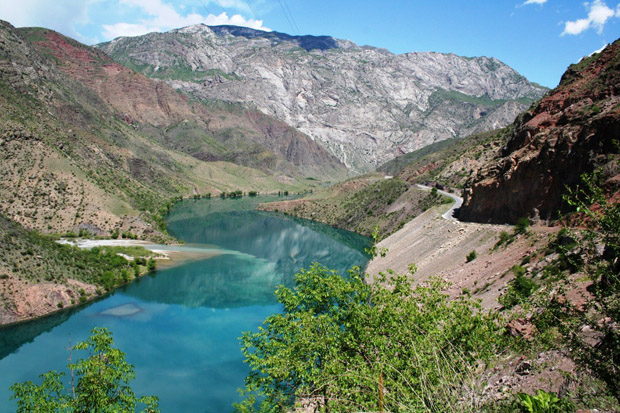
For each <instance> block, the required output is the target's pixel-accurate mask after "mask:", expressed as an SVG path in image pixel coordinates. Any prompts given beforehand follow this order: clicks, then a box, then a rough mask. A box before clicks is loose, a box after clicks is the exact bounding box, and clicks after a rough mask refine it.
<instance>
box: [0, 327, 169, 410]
mask: <svg viewBox="0 0 620 413" xmlns="http://www.w3.org/2000/svg"><path fill="white" fill-rule="evenodd" d="M113 344H114V342H113V340H112V334H111V333H110V332H109V331H108V330H107V329H105V328H99V327H95V328H94V329H93V330H92V331H91V336H90V338H88V339H87V340H86V341H83V342H80V343H78V344H76V345H75V346H74V347H73V348H72V351H85V352H87V353H88V357H86V358H82V359H80V360H78V361H77V362H76V363H70V364H69V365H68V366H67V367H68V368H69V370H70V372H71V387H70V388H69V389H68V390H67V389H65V385H64V384H63V377H64V375H65V374H64V373H60V372H56V371H51V372H48V373H45V374H42V375H41V378H42V383H41V384H40V385H37V384H34V383H33V382H32V381H28V382H25V383H16V384H14V385H13V386H11V390H12V391H13V397H12V398H13V399H16V400H17V411H18V412H19V413H21V412H33V411H37V412H133V411H135V410H136V408H137V406H138V405H139V404H142V405H145V408H144V409H143V410H142V411H143V412H148V413H152V412H158V411H159V410H158V401H157V398H156V397H153V396H143V397H136V395H135V394H134V392H133V390H132V389H131V387H130V386H129V382H130V381H131V380H133V379H134V378H135V374H134V371H133V366H132V365H131V364H129V363H127V361H125V354H124V353H123V352H122V351H120V350H119V349H116V348H114V347H112V346H113ZM75 379H77V382H76V381H75Z"/></svg>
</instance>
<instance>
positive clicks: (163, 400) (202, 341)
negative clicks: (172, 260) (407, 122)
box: [0, 198, 368, 412]
mask: <svg viewBox="0 0 620 413" xmlns="http://www.w3.org/2000/svg"><path fill="white" fill-rule="evenodd" d="M264 200H265V198H258V199H248V198H244V199H240V200H212V201H210V200H191V201H184V202H183V203H181V204H180V205H179V206H177V207H176V208H175V209H174V210H173V211H172V213H171V214H170V216H169V217H168V222H169V231H170V232H171V233H172V234H173V235H175V236H177V237H178V238H180V239H183V240H185V241H186V242H187V243H188V246H190V247H196V248H202V247H205V248H213V247H214V246H215V247H216V248H220V249H221V251H222V254H221V255H218V256H216V257H214V258H210V259H206V260H202V261H194V262H189V263H187V264H184V265H181V266H178V267H174V268H170V269H165V270H158V271H157V272H156V273H154V274H153V275H149V276H146V277H143V278H142V279H140V280H138V281H136V282H134V283H132V284H130V285H128V286H127V287H125V288H122V289H120V290H117V291H116V292H115V293H114V294H112V295H110V296H109V297H106V298H105V299H102V300H100V301H97V302H95V303H93V304H91V305H89V306H87V307H83V308H81V309H79V310H67V311H64V312H61V313H59V314H56V315H53V316H50V317H46V318H44V319H42V320H37V321H34V322H30V323H26V324H22V325H18V326H13V327H9V328H4V329H0V412H10V411H14V410H15V406H14V404H13V402H11V401H9V400H8V398H9V396H10V392H9V390H8V387H9V386H10V385H11V384H13V383H15V382H18V381H25V380H35V381H36V380H37V376H38V375H39V374H41V373H43V372H46V371H49V370H52V369H56V370H62V371H64V367H65V365H66V364H67V358H68V356H69V353H68V351H67V347H68V346H69V340H71V342H72V343H73V344H75V343H76V342H77V341H80V340H83V339H85V338H87V337H88V335H89V331H90V330H91V329H92V328H93V327H94V326H103V327H107V328H109V329H110V330H111V331H112V332H113V334H114V341H115V345H116V346H117V347H119V348H120V349H121V350H123V351H124V352H125V353H126V355H127V359H128V361H129V362H130V363H132V364H134V365H135V372H136V380H135V381H134V382H133V383H132V387H133V389H134V390H135V391H136V394H138V395H144V394H153V395H157V396H158V397H159V398H160V406H161V408H162V411H164V412H176V411H188V412H189V411H191V412H226V411H231V410H232V408H231V405H232V403H233V402H234V401H237V400H238V396H237V389H238V388H240V387H242V386H243V379H244V378H245V376H246V374H247V368H246V366H245V365H244V364H243V362H242V361H243V358H242V355H241V352H240V346H239V340H238V338H239V336H240V335H241V332H242V331H247V330H255V329H256V328H257V326H258V325H260V323H261V322H262V321H263V320H264V319H265V317H267V316H268V315H269V314H271V313H274V312H277V311H279V310H280V307H279V305H278V304H277V303H276V301H275V299H274V296H273V291H274V289H275V287H276V286H277V285H279V284H285V285H291V282H292V277H293V274H294V273H295V272H296V271H298V270H299V269H300V268H307V267H309V266H310V264H311V263H312V262H315V261H318V262H321V263H322V264H324V265H326V266H328V267H330V268H334V269H338V270H339V271H345V270H346V269H348V268H349V267H351V266H352V265H365V263H366V260H367V258H366V256H365V254H364V252H363V251H364V248H365V247H366V246H367V245H368V244H367V243H368V240H367V239H366V238H363V237H360V236H358V235H356V234H352V233H349V232H346V231H341V230H335V229H333V228H330V227H327V226H325V225H320V224H316V223H313V222H309V221H304V220H299V219H291V218H289V217H284V216H279V215H275V214H270V213H263V212H258V211H253V210H251V209H252V208H253V207H254V205H255V203H256V202H258V201H264Z"/></svg>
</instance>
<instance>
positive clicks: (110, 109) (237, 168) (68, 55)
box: [0, 22, 346, 238]
mask: <svg viewBox="0 0 620 413" xmlns="http://www.w3.org/2000/svg"><path fill="white" fill-rule="evenodd" d="M0 46H1V48H0V74H1V76H0V105H1V107H2V109H3V110H2V111H1V113H0V146H1V147H2V151H0V160H1V162H0V170H1V171H2V176H3V179H2V181H1V182H0V213H1V214H3V215H5V216H7V217H9V218H11V219H12V220H14V221H16V222H19V223H21V224H22V225H24V226H25V227H26V228H29V229H36V230H38V231H43V232H67V231H75V232H77V231H78V229H79V228H84V229H87V230H89V231H90V232H91V233H94V234H109V233H110V232H111V231H113V230H114V229H116V230H119V231H131V232H133V233H135V234H139V235H141V236H144V237H151V238H152V237H158V236H160V235H161V234H160V235H158V228H157V227H158V225H157V224H158V222H159V221H157V219H156V218H157V216H158V215H159V218H161V208H162V207H164V206H165V204H166V203H167V202H168V201H169V200H170V198H172V197H176V196H179V195H192V194H196V193H198V194H205V193H208V192H211V193H213V194H217V193H219V192H220V191H232V190H242V191H250V190H255V191H261V192H266V191H278V190H288V191H299V190H303V189H305V188H308V187H310V186H312V185H315V184H316V181H315V180H314V179H315V178H321V177H329V178H330V179H336V178H337V177H339V176H343V175H344V174H345V173H346V170H345V168H344V166H343V165H342V164H341V163H340V162H339V161H338V160H337V159H336V158H335V157H333V156H332V155H330V154H329V153H328V152H327V151H326V150H324V149H323V148H322V147H320V146H319V145H317V144H316V143H315V142H314V141H312V140H311V139H310V138H309V137H308V136H306V135H303V134H302V133H300V132H298V131H295V130H294V129H293V128H291V127H289V126H287V125H286V124H285V123H282V122H279V121H277V120H275V119H272V118H269V117H268V116H266V115H264V114H262V113H260V112H257V111H255V110H250V109H247V108H244V107H241V106H239V105H231V104H219V103H217V102H212V103H211V104H210V105H205V104H202V103H197V102H193V101H191V100H190V99H188V98H187V97H186V96H184V95H181V94H179V93H178V92H176V91H174V90H173V89H172V88H171V87H169V86H167V85H166V84H165V83H163V82H157V81H153V80H151V79H148V78H146V77H145V76H143V75H141V74H139V73H136V72H134V71H132V70H130V69H127V68H125V67H123V66H121V65H119V64H118V63H116V62H114V61H112V60H111V59H110V58H108V57H107V56H106V55H105V54H103V53H102V52H101V51H99V50H96V49H93V48H90V47H88V46H85V45H82V44H80V43H78V42H76V41H74V40H71V39H69V38H66V37H64V36H62V35H59V34H58V33H56V32H53V31H50V30H45V29H19V30H16V29H15V28H13V27H12V26H11V25H10V24H8V23H6V22H2V23H1V24H0ZM306 177H312V178H313V179H312V180H310V179H306ZM156 221H157V222H156Z"/></svg>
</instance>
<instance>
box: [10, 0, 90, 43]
mask: <svg viewBox="0 0 620 413" xmlns="http://www.w3.org/2000/svg"><path fill="white" fill-rule="evenodd" d="M95 1H96V0H88V1H84V0H63V1H45V2H44V3H42V2H41V0H19V1H15V0H0V10H2V13H1V15H0V18H2V19H3V20H6V21H8V22H9V23H11V24H12V25H14V26H16V27H31V26H40V27H46V28H48V29H53V30H56V31H58V32H61V33H64V34H66V35H68V36H72V37H75V38H77V39H78V40H81V41H88V40H90V39H86V38H85V37H84V36H82V35H81V34H80V33H79V32H78V31H77V30H76V27H75V26H76V25H83V24H87V23H89V22H90V19H89V16H88V6H89V5H90V4H92V3H94V2H95Z"/></svg>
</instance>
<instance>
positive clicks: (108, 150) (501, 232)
mask: <svg viewBox="0 0 620 413" xmlns="http://www.w3.org/2000/svg"><path fill="white" fill-rule="evenodd" d="M527 3H529V2H527ZM527 3H526V4H527ZM543 3H544V2H543ZM541 4H542V3H541ZM283 9H284V7H283ZM612 14H613V13H612ZM619 85H620V40H616V41H615V42H613V43H610V44H608V45H607V46H606V47H604V48H603V49H601V50H600V51H597V52H594V53H592V54H591V55H589V56H585V57H584V58H583V59H581V60H580V61H578V62H576V63H574V64H572V65H570V66H569V67H568V69H567V70H566V72H565V73H564V75H563V76H562V79H561V81H560V84H559V85H558V86H557V87H555V88H553V89H548V88H546V87H543V86H540V85H538V84H537V83H534V82H531V81H529V80H528V79H527V78H525V77H524V76H522V75H521V74H519V73H518V72H517V71H516V70H515V69H513V68H511V67H510V66H508V65H506V64H504V63H503V62H502V61H500V60H499V59H497V58H494V57H484V56H482V57H465V56H459V55H456V54H453V53H439V52H407V53H400V54H398V53H392V52H390V51H388V50H386V49H382V48H378V47H373V46H365V45H364V46H360V45H358V44H356V43H354V42H352V41H349V40H343V39H339V38H336V37H332V36H313V35H293V34H286V33H281V32H278V31H263V30H257V29H252V28H249V27H240V26H232V25H206V24H203V23H199V24H190V25H187V26H185V27H181V28H176V29H171V30H167V31H153V32H151V33H147V34H142V33H139V34H137V35H134V36H121V37H117V38H114V39H113V40H109V41H105V42H100V43H98V44H96V45H94V46H88V45H86V44H83V43H80V42H78V41H77V40H74V39H72V38H70V37H68V36H65V35H64V34H61V33H59V32H56V31H54V30H51V29H46V28H38V27H19V28H16V27H14V26H13V25H12V24H11V23H9V22H4V21H0V109H1V110H0V171H1V174H2V180H0V366H2V367H0V368H1V369H2V370H3V371H5V372H9V371H10V372H11V374H6V375H3V377H2V379H1V380H0V411H7V412H8V411H14V410H15V409H17V410H18V411H28V409H27V408H23V406H25V405H27V403H29V400H30V401H31V402H32V403H34V404H32V405H34V406H38V405H39V404H40V403H42V402H41V400H34V399H32V400H34V401H32V400H31V399H29V398H30V397H39V396H38V395H40V394H45V392H46V391H48V390H49V389H47V390H46V389H45V385H46V384H45V382H44V383H43V384H42V385H41V386H43V387H40V388H39V387H36V386H37V385H32V383H30V384H27V383H26V384H24V386H25V387H23V388H22V389H29V390H28V391H25V392H22V393H19V389H20V388H21V387H20V386H19V385H17V386H12V387H11V389H10V390H9V386H11V385H12V384H14V383H16V382H19V381H24V380H35V379H36V377H37V375H38V374H40V372H41V371H42V370H45V369H62V365H64V364H65V363H64V361H65V359H66V357H65V356H63V354H64V351H65V348H66V343H65V341H67V336H70V337H71V338H70V339H69V340H73V337H74V336H73V334H75V337H74V338H75V339H76V340H78V341H80V340H85V339H87V334H88V330H89V329H93V328H96V327H105V328H109V329H110V330H112V331H113V332H114V338H115V340H117V343H118V345H119V347H120V348H122V349H123V351H126V352H127V355H128V357H131V363H132V365H135V368H136V373H137V374H136V381H135V389H136V392H137V393H139V394H154V395H156V396H158V397H160V399H159V406H160V408H161V410H162V411H175V410H176V411H195V410H200V409H203V408H204V407H205V406H208V409H210V410H209V411H230V410H231V409H233V407H232V406H233V403H234V404H235V405H234V408H236V409H238V410H240V411H255V410H256V409H257V408H259V407H260V408H264V409H265V410H266V411H296V412H297V411H299V412H315V411H327V410H333V411H362V410H363V411H488V412H491V411H525V410H524V409H525V408H526V407H527V405H528V403H530V404H532V403H534V404H536V403H540V400H542V399H544V398H549V400H550V401H549V403H550V404H551V405H553V406H554V407H553V408H551V407H550V408H549V409H551V410H549V411H605V412H607V411H609V412H613V411H618V409H620V404H619V403H620V398H619V397H618V394H620V393H619V392H618V390H619V389H620V382H619V381H618V377H620V367H619V366H620V358H619V357H620V348H619V346H618V343H620V340H619V337H620V330H619V329H618V323H619V322H620V320H618V303H619V302H620V300H619V297H620V289H619V286H620V283H619V281H618V274H620V241H619V237H620V228H619V227H618V225H619V223H620V203H619V202H618V201H619V200H620V145H619V144H618V140H619V139H620V138H619V136H620V93H619V92H620V89H619V88H620V86H619ZM261 323H262V324H261ZM259 326H261V327H259ZM96 331H97V330H96V329H95V330H92V334H95V332H96ZM106 331H107V330H106ZM137 336H139V337H140V340H137V339H136V337H137ZM93 337H95V338H94V339H97V338H96V336H95V335H94V336H93ZM61 344H62V345H61ZM69 346H70V347H71V343H70V344H69ZM52 348H53V349H52ZM48 351H49V353H48ZM61 353H62V354H61ZM110 354H111V353H110ZM115 354H116V353H115ZM29 360H33V362H29ZM100 360H103V362H104V363H107V360H108V359H107V356H105V355H104V356H103V357H102V358H100ZM29 363H30V364H29ZM131 369H133V367H131ZM132 374H133V370H132ZM72 377H73V376H72ZM31 385H32V386H35V387H36V388H37V389H38V390H36V391H35V390H33V389H34V388H35V387H32V388H31V387H28V386H31ZM16 389H17V390H16ZM78 389H79V385H78ZM205 389H207V390H208V391H206V390H205ZM73 390H75V389H73ZM238 390H241V392H238ZM11 392H15V394H18V396H17V397H16V400H14V401H11V402H9V401H8V400H9V398H10V396H11ZM57 393H58V392H57ZM78 393H79V392H78ZM420 395H422V396H420ZM63 400H64V399H63ZM79 400H80V397H76V396H75V394H74V395H73V396H67V399H66V400H65V402H66V403H67V405H66V406H72V407H71V408H69V407H67V409H69V410H70V411H73V410H71V409H73V407H74V406H77V404H75V403H78V402H79ZM141 400H142V399H141ZM144 400H146V399H144ZM144 400H143V401H144ZM532 400H533V401H532ZM141 403H142V402H141ZM143 404H144V403H143ZM135 407H136V406H134V410H135ZM76 409H77V410H79V409H78V408H76ZM553 409H555V410H553ZM121 410H122V409H121ZM129 410H132V409H131V408H129ZM146 411H151V410H148V409H147V410H146ZM155 411H158V410H155ZM542 411H547V410H542Z"/></svg>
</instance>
